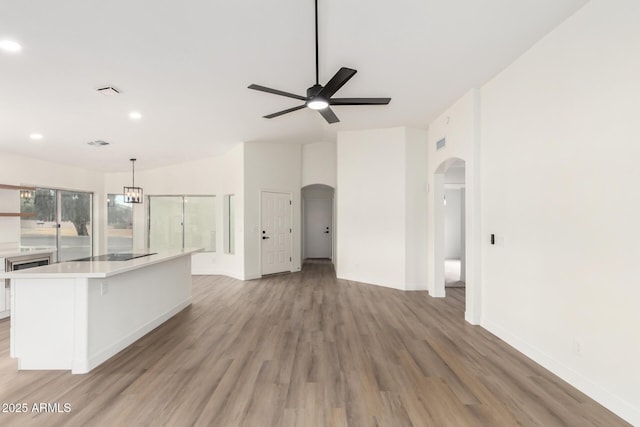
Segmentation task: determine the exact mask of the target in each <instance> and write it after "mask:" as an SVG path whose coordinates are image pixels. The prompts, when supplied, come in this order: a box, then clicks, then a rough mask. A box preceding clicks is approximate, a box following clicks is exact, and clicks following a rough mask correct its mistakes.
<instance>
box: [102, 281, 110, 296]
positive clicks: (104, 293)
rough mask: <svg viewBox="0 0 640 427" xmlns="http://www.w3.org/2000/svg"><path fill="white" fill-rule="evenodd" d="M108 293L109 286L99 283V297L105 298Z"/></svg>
mask: <svg viewBox="0 0 640 427" xmlns="http://www.w3.org/2000/svg"><path fill="white" fill-rule="evenodd" d="M108 293H109V284H108V283H107V282H100V295H101V296H105V295H107V294H108Z"/></svg>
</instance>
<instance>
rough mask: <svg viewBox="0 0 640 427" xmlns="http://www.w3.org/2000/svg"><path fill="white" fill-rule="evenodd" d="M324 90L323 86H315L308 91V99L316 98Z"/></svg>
mask: <svg viewBox="0 0 640 427" xmlns="http://www.w3.org/2000/svg"><path fill="white" fill-rule="evenodd" d="M321 90H322V86H321V85H319V84H314V85H313V86H311V87H310V88H309V89H307V99H308V100H311V99H313V98H315V97H316V95H318V94H319V93H320V91H321Z"/></svg>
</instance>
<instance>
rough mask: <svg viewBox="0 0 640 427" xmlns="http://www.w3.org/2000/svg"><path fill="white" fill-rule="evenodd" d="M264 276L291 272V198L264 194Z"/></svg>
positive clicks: (280, 194)
mask: <svg viewBox="0 0 640 427" xmlns="http://www.w3.org/2000/svg"><path fill="white" fill-rule="evenodd" d="M261 216H262V218H261V224H262V230H261V232H260V241H261V245H262V249H261V250H262V274H263V275H264V274H273V273H280V272H283V271H291V196H290V195H289V194H287V193H273V192H270V191H263V192H262V200H261Z"/></svg>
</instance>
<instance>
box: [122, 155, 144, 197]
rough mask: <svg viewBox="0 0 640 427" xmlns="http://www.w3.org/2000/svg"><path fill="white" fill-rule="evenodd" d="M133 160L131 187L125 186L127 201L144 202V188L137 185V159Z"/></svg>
mask: <svg viewBox="0 0 640 427" xmlns="http://www.w3.org/2000/svg"><path fill="white" fill-rule="evenodd" d="M129 160H131V177H132V180H131V182H132V183H131V187H124V202H125V203H142V188H141V187H136V159H129Z"/></svg>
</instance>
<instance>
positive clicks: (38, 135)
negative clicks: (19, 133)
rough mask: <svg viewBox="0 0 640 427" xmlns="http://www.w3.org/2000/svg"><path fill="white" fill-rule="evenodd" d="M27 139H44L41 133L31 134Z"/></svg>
mask: <svg viewBox="0 0 640 427" xmlns="http://www.w3.org/2000/svg"><path fill="white" fill-rule="evenodd" d="M29 138H31V139H42V138H44V137H43V136H42V134H41V133H32V134H31V135H29Z"/></svg>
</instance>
